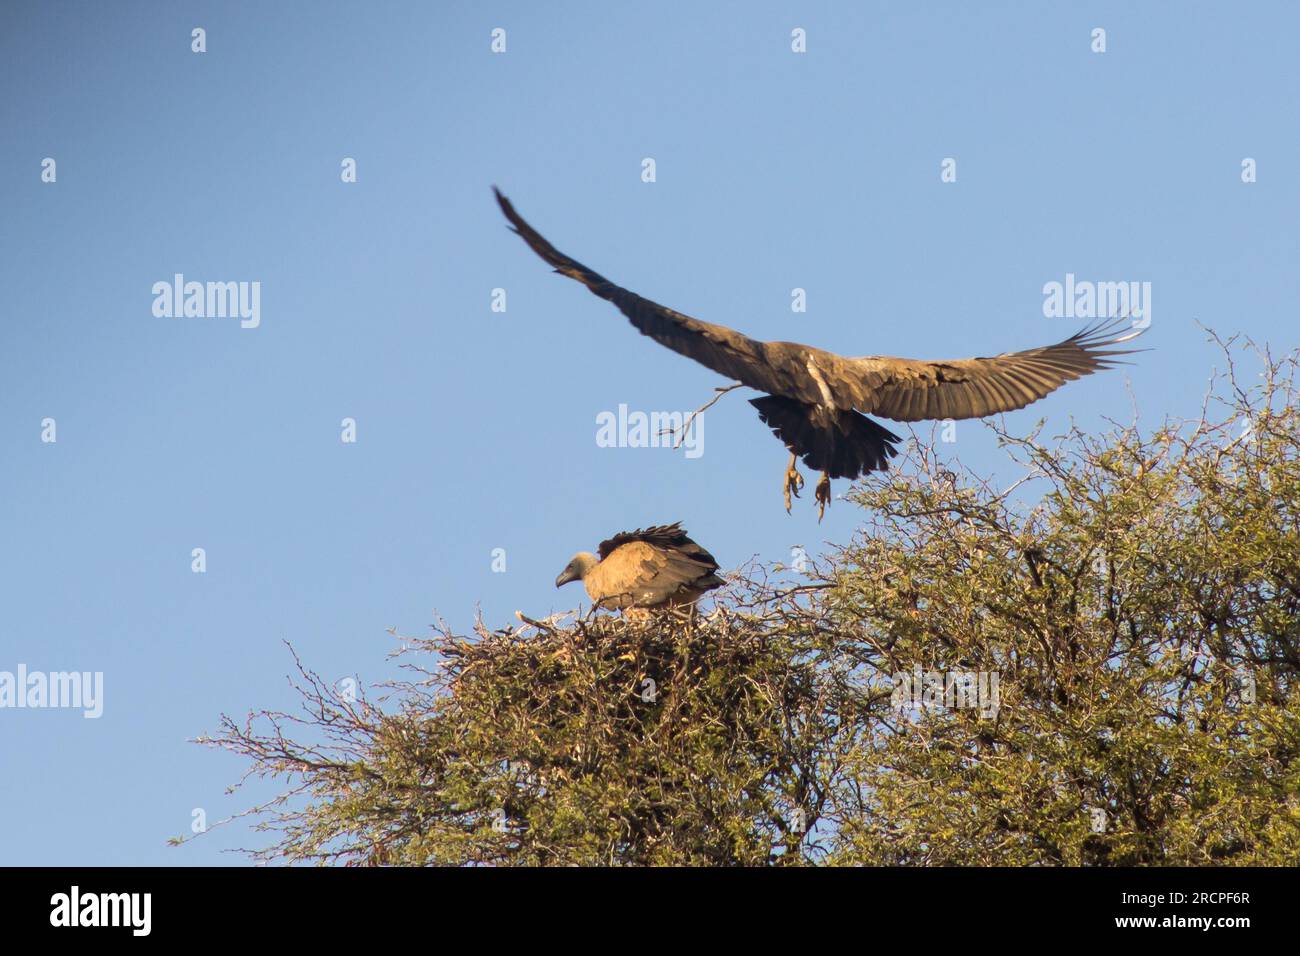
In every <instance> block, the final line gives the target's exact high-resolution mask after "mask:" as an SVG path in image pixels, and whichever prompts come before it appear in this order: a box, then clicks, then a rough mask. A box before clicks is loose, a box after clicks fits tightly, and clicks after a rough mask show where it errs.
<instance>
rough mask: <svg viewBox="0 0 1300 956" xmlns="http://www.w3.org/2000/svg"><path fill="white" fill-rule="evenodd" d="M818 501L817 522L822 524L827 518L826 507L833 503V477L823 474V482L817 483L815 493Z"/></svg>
mask: <svg viewBox="0 0 1300 956" xmlns="http://www.w3.org/2000/svg"><path fill="white" fill-rule="evenodd" d="M813 496H814V497H815V498H816V499H817V522H818V524H820V523H821V520H822V518H824V517H825V516H826V506H827V505H828V504H830V503H831V476H830V475H828V474H826V472H824V471H823V472H822V480H821V481H819V482H817V490H816V491H815V492H814V493H813Z"/></svg>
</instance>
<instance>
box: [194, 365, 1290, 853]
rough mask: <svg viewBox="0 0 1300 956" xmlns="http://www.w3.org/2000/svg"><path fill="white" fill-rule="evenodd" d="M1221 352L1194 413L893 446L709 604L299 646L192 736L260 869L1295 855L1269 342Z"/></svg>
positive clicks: (1286, 573)
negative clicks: (277, 688) (248, 699)
mask: <svg viewBox="0 0 1300 956" xmlns="http://www.w3.org/2000/svg"><path fill="white" fill-rule="evenodd" d="M1224 352H1225V355H1226V356H1228V358H1229V365H1228V368H1227V370H1226V371H1225V373H1223V374H1222V375H1220V376H1218V377H1216V378H1215V379H1214V380H1213V383H1212V387H1211V391H1210V393H1209V394H1208V395H1207V399H1206V404H1205V407H1204V409H1203V411H1202V414H1201V415H1200V417H1199V418H1197V419H1196V420H1193V421H1166V422H1164V423H1163V424H1161V425H1160V426H1159V427H1157V428H1156V429H1154V431H1152V432H1150V433H1144V432H1143V431H1142V430H1141V429H1140V428H1138V427H1137V426H1136V425H1126V426H1119V425H1116V426H1115V427H1114V428H1113V429H1112V430H1111V431H1109V432H1108V433H1106V434H1104V435H1088V434H1086V433H1083V432H1081V431H1079V430H1077V429H1072V430H1070V431H1069V432H1068V433H1066V434H1065V435H1062V436H1059V437H1057V438H1056V439H1054V440H1053V441H1051V442H1047V441H1044V440H1043V438H1042V436H1041V434H1040V432H1037V431H1036V432H1034V433H1031V434H1029V435H1026V436H1013V435H1011V434H1009V433H1007V432H1006V431H1004V430H1002V429H1001V428H1000V427H999V426H997V425H994V426H991V427H993V428H994V430H995V431H996V433H997V434H998V436H999V438H1000V440H1001V442H1002V443H1003V444H1004V445H1005V447H1006V448H1007V450H1008V452H1009V456H1010V458H1011V460H1012V461H1014V462H1015V463H1017V467H1018V468H1019V470H1020V472H1021V473H1022V477H1020V478H1019V479H1018V480H1016V481H1014V482H1012V483H1011V484H1010V485H1008V486H1007V487H995V486H994V485H993V484H992V483H991V482H989V481H985V480H981V479H980V478H979V477H978V476H976V475H973V474H971V473H969V472H967V471H964V470H963V469H961V468H959V467H956V466H954V465H952V464H951V463H945V462H943V461H941V460H940V458H939V456H938V455H937V454H936V452H935V448H934V447H933V446H931V445H928V444H927V443H925V442H923V441H914V442H912V443H911V444H910V446H909V449H908V452H907V454H906V456H905V458H904V459H903V460H902V462H901V463H900V467H897V468H896V469H895V470H893V471H890V472H888V473H887V474H885V475H876V476H873V477H872V478H871V479H870V480H868V481H864V482H862V483H860V484H858V485H857V486H855V488H854V490H853V491H852V492H851V494H850V497H851V499H852V500H853V501H854V502H856V504H858V505H859V506H861V508H862V509H863V517H864V521H865V524H864V526H863V528H862V529H861V530H860V531H859V532H858V534H857V535H855V537H854V538H853V540H851V541H850V542H848V543H847V544H845V545H844V546H842V547H840V548H839V549H837V550H835V551H833V552H832V553H830V554H829V555H828V556H827V557H825V558H824V559H823V560H822V561H820V562H819V563H816V564H809V565H808V566H807V567H806V568H802V569H797V570H796V569H788V568H782V567H780V566H767V567H764V566H760V565H755V566H751V567H749V568H747V569H744V570H743V571H742V572H739V573H737V574H736V575H735V576H734V581H733V583H732V584H731V585H730V586H729V587H728V588H727V589H725V590H724V591H722V592H717V593H718V595H719V596H718V599H717V602H716V606H715V607H714V609H713V610H711V611H706V612H704V613H701V614H699V615H697V616H695V617H676V616H664V617H661V618H658V619H656V620H653V621H651V622H629V621H623V620H621V619H618V618H615V617H612V616H605V615H600V616H587V617H582V618H574V617H571V616H570V617H563V618H556V619H550V620H547V621H529V620H528V619H526V618H525V619H524V621H525V624H524V626H522V627H518V628H514V627H510V628H501V629H496V630H489V629H488V628H487V627H485V626H482V625H480V626H479V627H478V628H477V629H476V631H475V633H474V634H472V635H470V636H466V637H462V636H458V635H455V634H453V633H451V631H450V630H449V629H447V628H445V627H440V628H438V629H436V630H435V633H434V635H433V636H432V637H430V638H428V639H421V640H411V639H407V647H406V649H405V651H404V652H403V660H404V661H405V666H406V667H407V668H408V669H409V679H408V680H405V681H403V682H399V683H395V684H392V685H387V686H386V687H385V688H384V689H383V690H382V691H381V692H380V693H381V696H380V697H377V698H375V699H373V700H372V699H370V698H367V697H365V696H364V695H363V696H362V697H361V698H360V699H357V700H352V699H350V698H346V697H344V696H342V695H340V694H339V693H338V692H337V691H336V690H335V689H334V688H333V687H331V686H330V685H329V684H328V683H327V682H325V681H323V680H321V679H320V678H319V677H318V676H316V675H315V674H313V673H312V672H311V671H310V670H308V669H306V668H302V667H301V665H300V673H301V674H302V678H303V679H302V680H301V681H300V682H299V689H300V691H301V692H302V700H303V705H304V707H303V711H302V712H301V713H299V714H296V715H289V714H284V713H272V712H263V713H260V714H255V715H250V717H249V719H248V720H247V721H245V722H242V723H237V722H235V721H233V720H231V719H229V718H223V720H222V726H221V730H220V731H219V733H218V734H216V735H215V736H213V737H210V738H202V739H203V740H204V742H206V743H208V744H211V745H214V746H218V747H222V748H225V749H228V750H231V751H234V752H235V753H238V754H240V755H242V756H243V757H245V758H247V759H248V760H249V761H250V765H249V773H250V774H254V775H260V776H272V777H276V778H281V779H283V780H285V781H286V783H287V786H286V789H285V790H284V792H283V793H282V794H281V795H280V796H279V797H278V798H276V799H274V800H272V801H271V802H270V803H267V804H263V805H259V806H256V807H253V808H252V809H251V810H250V811H248V813H249V814H250V815H251V816H252V817H253V818H254V819H255V820H256V823H255V826H256V827H257V828H259V829H260V830H262V831H263V832H266V833H269V834H271V835H272V840H271V843H270V845H268V846H266V847H263V848H261V849H259V850H257V851H255V853H256V855H258V856H259V857H260V858H263V859H269V860H290V861H292V860H314V861H320V862H344V863H394V864H466V863H489V864H546V865H549V864H570V863H577V864H706V865H720V864H741V865H762V864H783V865H789V864H801V863H827V864H954V863H955V864H1011V865H1018V864H1084V865H1105V864H1192V865H1196V864H1215V863H1232V864H1295V863H1297V862H1300V708H1298V706H1297V703H1296V701H1295V695H1294V694H1293V692H1292V691H1293V685H1294V683H1295V681H1296V679H1297V671H1298V669H1300V454H1298V452H1300V403H1298V402H1297V400H1296V399H1297V396H1296V392H1295V371H1296V358H1295V356H1290V357H1287V358H1285V359H1282V360H1274V359H1272V358H1271V357H1270V356H1269V355H1268V354H1267V353H1266V352H1264V351H1261V350H1255V351H1254V352H1252V353H1250V354H1251V356H1252V360H1253V359H1254V357H1256V356H1257V357H1258V358H1259V359H1260V361H1261V362H1262V365H1263V369H1264V371H1263V374H1262V376H1261V377H1260V379H1259V381H1258V383H1256V384H1253V385H1252V386H1251V387H1250V388H1244V387H1242V386H1240V385H1239V384H1238V382H1237V378H1236V375H1235V373H1234V371H1233V368H1232V364H1231V359H1232V357H1233V355H1234V348H1233V346H1232V343H1228V344H1227V345H1226V346H1225V350H1224ZM1235 352H1236V354H1240V350H1235ZM936 673H937V674H940V675H944V676H942V677H940V678H939V680H938V682H937V683H936V682H934V681H932V680H931V679H930V677H931V676H932V675H933V674H936ZM916 674H923V675H926V680H924V681H922V682H919V683H920V684H922V685H923V687H924V693H922V694H919V695H918V696H915V697H912V696H908V695H901V696H900V693H899V691H900V688H907V687H913V684H914V683H918V682H915V681H911V680H909V679H907V675H916ZM900 675H903V676H902V677H900ZM951 675H957V681H956V682H954V681H953V679H952V677H951ZM965 679H971V680H972V685H971V686H972V687H973V688H974V689H977V690H979V691H981V693H977V694H975V695H974V697H975V698H976V700H975V701H974V702H976V703H978V704H980V705H981V706H974V707H971V706H963V704H969V703H971V702H972V701H971V700H968V699H966V697H965V695H964V694H963V693H962V691H963V690H965V686H966V685H964V684H962V681H963V680H965ZM993 681H996V684H994V683H993ZM913 689H916V688H913ZM990 691H995V696H993V699H992V700H989V699H987V698H988V697H989V696H990V694H989V692H990Z"/></svg>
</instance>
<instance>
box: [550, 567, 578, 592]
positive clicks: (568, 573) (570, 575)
mask: <svg viewBox="0 0 1300 956" xmlns="http://www.w3.org/2000/svg"><path fill="white" fill-rule="evenodd" d="M576 580H578V575H577V574H575V573H574V571H573V568H565V569H564V570H563V571H561V572H560V576H559V577H558V578H556V579H555V586H556V587H557V588H561V587H564V585H566V584H568V583H569V582H570V581H576Z"/></svg>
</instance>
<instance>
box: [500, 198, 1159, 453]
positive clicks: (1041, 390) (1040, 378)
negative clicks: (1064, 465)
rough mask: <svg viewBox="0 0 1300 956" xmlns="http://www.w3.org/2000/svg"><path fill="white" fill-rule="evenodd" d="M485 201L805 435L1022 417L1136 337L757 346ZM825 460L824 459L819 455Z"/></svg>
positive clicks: (1107, 333)
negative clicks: (869, 425)
mask: <svg viewBox="0 0 1300 956" xmlns="http://www.w3.org/2000/svg"><path fill="white" fill-rule="evenodd" d="M494 192H496V197H497V202H498V203H499V204H500V206H501V211H502V212H503V213H505V216H506V218H507V219H508V220H510V224H511V226H512V227H513V228H514V231H515V232H517V233H518V234H519V235H520V236H522V237H523V239H524V241H525V242H527V243H528V245H529V246H531V247H532V249H533V251H534V252H536V253H537V254H538V255H539V256H541V257H542V258H543V259H545V260H546V261H547V262H548V263H550V265H551V266H552V267H553V268H554V269H555V271H556V272H559V273H561V274H563V275H566V276H568V277H569V278H571V279H576V280H577V281H579V282H581V283H582V284H583V285H585V286H586V287H587V288H588V289H589V290H590V291H591V292H592V293H593V294H595V295H598V296H600V297H601V298H602V299H606V300H608V301H610V302H612V303H614V305H616V306H618V308H619V309H620V310H621V311H622V313H623V314H624V315H626V316H627V317H628V318H629V319H630V320H631V321H632V324H633V325H634V326H636V327H637V328H638V329H639V330H640V331H641V333H642V334H643V335H648V336H650V337H651V338H652V339H654V340H655V341H656V342H658V343H659V344H660V345H664V346H667V347H668V348H670V349H672V350H673V351H674V352H677V353H679V354H681V355H685V356H686V357H687V358H692V359H694V360H695V361H697V362H699V363H700V364H701V365H704V366H706V367H708V368H711V369H713V370H714V371H715V372H718V373H720V374H722V375H725V376H727V377H728V378H731V379H735V380H736V381H738V382H741V383H743V384H745V385H748V386H750V387H751V388H756V389H759V390H760V391H763V392H767V393H768V394H769V395H776V396H782V397H784V398H787V399H793V400H794V401H795V402H799V403H802V404H803V405H805V406H808V407H807V408H805V409H803V410H802V411H801V414H802V415H803V416H804V417H805V418H807V419H808V425H807V427H812V428H815V427H816V426H815V424H814V423H813V421H812V419H811V417H809V416H810V414H811V411H812V407H813V406H831V407H834V408H837V409H839V410H840V411H850V410H856V411H859V412H862V413H863V414H873V413H874V414H877V415H880V416H882V417H884V418H892V419H894V420H895V421H902V422H913V421H920V420H922V419H944V418H981V417H983V416H985V415H993V414H996V413H998V412H1006V411H1011V410H1013V409H1017V408H1023V407H1024V406H1026V405H1028V404H1029V403H1030V402H1035V401H1037V400H1038V399H1040V398H1042V397H1043V396H1045V395H1047V394H1049V393H1050V392H1053V391H1055V390H1056V389H1058V388H1060V387H1061V386H1062V385H1064V384H1065V383H1066V382H1069V381H1073V380H1074V379H1076V378H1080V377H1082V376H1084V375H1087V374H1089V373H1091V372H1095V371H1097V370H1098V369H1104V368H1109V367H1110V366H1111V365H1113V364H1114V363H1115V361H1116V359H1115V356H1118V355H1127V354H1130V352H1131V351H1134V350H1129V349H1109V348H1107V347H1108V346H1112V345H1118V344H1120V343H1122V342H1127V341H1128V340H1129V339H1132V338H1134V337H1136V336H1137V335H1139V334H1141V330H1140V329H1139V330H1136V331H1132V332H1130V333H1129V334H1127V335H1121V336H1117V337H1114V338H1112V337H1111V336H1112V335H1113V334H1114V333H1115V332H1116V331H1117V329H1118V328H1119V326H1120V325H1123V324H1124V321H1123V320H1122V319H1121V320H1116V321H1115V322H1109V321H1107V322H1102V323H1099V324H1098V325H1094V326H1092V327H1091V328H1086V329H1083V330H1082V331H1080V332H1079V333H1077V334H1076V335H1072V336H1071V337H1070V338H1068V339H1066V340H1065V341H1064V342H1058V343H1057V344H1056V345H1048V346H1045V347H1043V348H1036V349H1029V350H1027V351H1024V352H1004V353H1003V354H1001V355H996V356H993V357H992V358H969V359H955V360H953V361H947V362H927V361H922V360H918V359H900V358H891V357H889V356H883V355H869V356H866V357H863V358H847V357H845V356H841V355H836V354H835V353H833V352H827V351H825V350H823V349H818V348H813V347H812V346H809V345H800V344H799V343H797V342H760V341H758V340H757V339H751V338H749V337H748V336H745V335H741V334H740V333H739V332H736V331H735V330H733V329H729V328H727V327H726V326H724V325H714V324H713V323H711V322H701V321H700V320H699V319H693V318H691V317H690V316H689V315H683V314H682V313H680V312H674V311H673V310H672V309H669V308H667V307H666V306H662V305H659V304H658V303H657V302H651V301H650V300H649V299H643V298H642V297H641V296H639V295H637V294H636V293H635V292H629V291H628V290H627V289H624V288H622V287H621V286H617V285H615V284H614V283H612V282H610V281H609V280H608V279H606V278H605V277H604V276H601V275H599V274H597V273H595V272H592V271H591V270H590V269H588V268H587V267H586V266H584V265H583V264H582V263H580V262H577V261H575V260H573V259H570V258H569V257H568V256H566V255H565V254H564V253H562V252H560V251H559V250H558V249H556V248H555V247H554V246H552V245H551V244H550V243H549V242H547V241H546V240H545V239H544V238H542V236H541V235H540V234H539V233H538V232H537V230H535V229H533V227H532V226H530V225H528V223H527V222H525V221H524V219H523V217H522V216H520V215H519V213H517V212H515V208H514V206H512V205H511V204H510V200H508V199H506V197H505V196H503V195H501V192H500V190H495V189H494ZM760 412H761V413H763V420H764V421H766V422H768V423H769V424H770V425H773V427H774V428H777V430H778V434H780V433H781V431H782V430H784V431H786V432H789V433H793V432H794V431H795V430H796V424H797V423H786V424H785V425H784V426H781V425H780V424H777V423H776V420H777V419H785V418H789V417H790V415H791V414H792V412H791V411H790V410H789V409H787V408H785V407H784V406H782V407H780V408H777V407H771V408H769V409H767V410H766V412H764V411H763V410H762V409H761V408H760ZM798 427H804V426H798ZM886 434H888V433H886ZM877 443H878V442H877ZM864 454H865V453H864ZM872 454H874V452H873V453H872ZM828 457H833V456H830V455H829V453H828ZM859 457H861V456H859ZM867 457H870V456H867Z"/></svg>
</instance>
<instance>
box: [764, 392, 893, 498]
mask: <svg viewBox="0 0 1300 956" xmlns="http://www.w3.org/2000/svg"><path fill="white" fill-rule="evenodd" d="M749 404H751V405H753V406H754V407H755V408H757V409H758V417H759V418H761V419H762V420H763V423H764V424H765V425H767V426H768V427H769V428H771V429H772V433H773V434H774V435H776V437H777V438H779V439H781V441H783V442H784V443H785V446H786V447H787V448H789V449H790V451H792V452H793V453H794V454H796V455H798V456H799V457H800V458H802V459H803V462H804V464H805V465H807V466H808V467H809V468H814V469H816V470H817V471H824V472H826V473H827V474H828V475H830V476H831V477H832V478H857V477H859V476H860V475H864V474H866V473H867V472H871V471H887V470H888V469H889V459H890V458H892V457H894V456H895V455H897V454H898V449H897V448H895V447H894V445H895V444H897V443H898V442H900V441H902V439H901V438H900V437H899V436H897V435H895V434H894V433H893V432H891V431H890V430H889V429H888V428H885V427H884V426H883V425H881V424H879V423H878V422H874V421H872V420H871V419H870V418H867V417H866V416H865V415H861V414H859V413H857V412H852V411H839V412H837V413H836V415H837V417H836V419H835V420H834V422H833V423H828V424H821V423H820V417H821V416H820V414H819V410H818V408H817V406H815V405H808V404H806V403H804V402H797V401H795V400H794V399H791V398H785V397H783V396H781V395H764V396H763V397H762V398H751V399H750V400H749ZM822 414H824V412H823V413H822Z"/></svg>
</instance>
